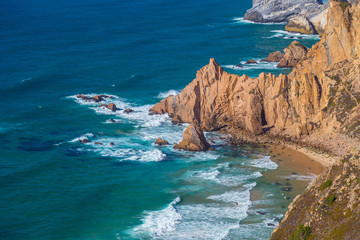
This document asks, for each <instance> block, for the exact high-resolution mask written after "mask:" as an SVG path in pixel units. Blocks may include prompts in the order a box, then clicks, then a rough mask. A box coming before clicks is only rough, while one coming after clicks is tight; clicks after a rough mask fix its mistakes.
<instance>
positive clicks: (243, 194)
mask: <svg viewBox="0 0 360 240" xmlns="http://www.w3.org/2000/svg"><path fill="white" fill-rule="evenodd" d="M255 186H256V182H253V183H250V184H246V185H244V187H243V189H242V190H240V191H239V190H235V191H229V192H225V193H224V194H221V195H215V196H210V197H208V199H212V200H217V201H223V202H227V203H235V204H236V205H235V206H242V205H246V206H248V205H251V201H250V190H251V189H253V188H254V187H255Z"/></svg>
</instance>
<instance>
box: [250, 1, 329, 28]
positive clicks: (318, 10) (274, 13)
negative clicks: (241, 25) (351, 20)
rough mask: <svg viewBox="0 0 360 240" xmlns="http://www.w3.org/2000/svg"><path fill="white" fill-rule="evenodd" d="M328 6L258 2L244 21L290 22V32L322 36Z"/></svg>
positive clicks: (293, 2)
mask: <svg viewBox="0 0 360 240" xmlns="http://www.w3.org/2000/svg"><path fill="white" fill-rule="evenodd" d="M327 8H328V4H322V1H319V0H301V1H295V0H286V1H284V0H257V1H253V7H252V8H251V9H249V10H248V11H247V12H246V14H245V16H244V19H246V20H251V21H254V22H288V24H287V26H286V29H287V30H288V31H295V32H301V33H306V34H315V33H319V34H322V33H323V32H324V28H325V24H326V14H327Z"/></svg>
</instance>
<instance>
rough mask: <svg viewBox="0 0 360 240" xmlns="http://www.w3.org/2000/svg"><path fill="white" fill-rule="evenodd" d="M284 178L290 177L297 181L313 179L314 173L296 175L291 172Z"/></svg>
mask: <svg viewBox="0 0 360 240" xmlns="http://www.w3.org/2000/svg"><path fill="white" fill-rule="evenodd" d="M284 178H291V179H295V180H299V181H309V182H311V181H313V180H314V179H315V178H316V174H313V173H307V174H306V175H297V174H292V175H291V176H287V177H284Z"/></svg>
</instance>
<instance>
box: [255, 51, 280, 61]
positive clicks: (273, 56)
mask: <svg viewBox="0 0 360 240" xmlns="http://www.w3.org/2000/svg"><path fill="white" fill-rule="evenodd" d="M283 57H284V54H283V53H282V52H280V51H276V52H273V53H270V54H269V56H268V57H267V58H265V59H263V60H261V61H263V62H280V61H281V59H282V58H283Z"/></svg>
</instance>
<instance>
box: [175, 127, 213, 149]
mask: <svg viewBox="0 0 360 240" xmlns="http://www.w3.org/2000/svg"><path fill="white" fill-rule="evenodd" d="M174 149H182V150H185V151H207V150H213V148H212V147H211V145H210V144H209V143H208V142H207V141H206V138H205V136H204V133H203V131H202V130H201V128H200V127H199V126H197V125H196V124H190V125H189V126H188V127H187V128H186V129H185V131H184V133H183V140H182V141H181V142H180V143H179V144H175V145H174Z"/></svg>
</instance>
